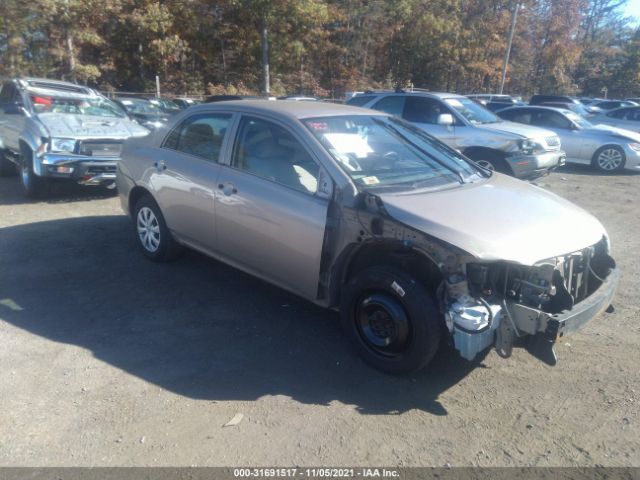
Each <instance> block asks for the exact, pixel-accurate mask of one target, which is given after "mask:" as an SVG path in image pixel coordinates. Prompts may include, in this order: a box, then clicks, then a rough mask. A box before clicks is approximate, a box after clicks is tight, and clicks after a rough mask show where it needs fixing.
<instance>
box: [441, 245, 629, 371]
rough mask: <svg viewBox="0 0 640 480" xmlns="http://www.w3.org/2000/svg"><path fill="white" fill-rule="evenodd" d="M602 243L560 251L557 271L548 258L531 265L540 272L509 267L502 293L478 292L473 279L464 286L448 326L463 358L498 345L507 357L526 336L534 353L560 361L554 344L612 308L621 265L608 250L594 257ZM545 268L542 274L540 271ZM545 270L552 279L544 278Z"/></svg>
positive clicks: (451, 309)
mask: <svg viewBox="0 0 640 480" xmlns="http://www.w3.org/2000/svg"><path fill="white" fill-rule="evenodd" d="M597 248H598V245H596V246H594V247H590V248H588V249H584V250H583V251H581V252H574V253H573V254H570V255H566V256H563V257H558V261H559V263H558V264H557V265H556V268H553V273H551V271H552V270H551V269H552V267H550V264H549V263H547V264H545V265H543V266H542V267H532V268H530V269H529V270H530V271H531V272H535V273H532V277H527V276H526V275H524V276H523V275H522V272H523V271H527V269H526V268H525V269H524V270H523V269H522V268H521V269H520V270H519V271H517V270H516V272H515V273H512V274H510V273H509V268H505V269H504V270H503V273H504V277H502V278H504V280H505V286H504V292H505V293H504V294H502V295H495V294H493V295H491V296H490V297H486V298H483V296H482V295H479V294H477V293H478V287H477V286H476V287H475V288H474V287H473V281H472V280H469V286H470V287H471V288H469V289H466V288H465V286H463V287H462V289H463V290H462V291H463V294H462V295H460V296H458V297H457V298H456V301H455V302H453V303H451V304H450V306H449V308H448V310H447V312H446V320H447V327H448V328H449V331H450V332H451V335H452V339H453V344H454V347H455V348H456V350H458V352H459V353H460V355H461V356H462V357H463V358H465V359H467V360H473V359H474V358H475V357H476V356H477V355H478V354H479V353H480V352H481V351H483V350H486V349H487V348H489V347H490V346H492V345H495V347H496V351H497V352H498V354H499V355H500V356H501V357H504V358H506V357H509V356H511V352H512V349H513V346H514V344H515V343H516V342H517V341H519V340H520V339H524V338H527V342H528V343H527V345H528V349H529V351H530V352H531V353H532V354H534V355H535V356H536V357H538V358H540V359H541V360H543V361H545V362H546V363H548V364H550V365H555V363H556V357H555V352H554V351H553V344H554V343H555V342H558V341H560V340H561V339H563V338H565V337H566V336H567V335H569V334H571V333H572V332H575V331H577V330H579V329H580V328H582V327H583V326H584V325H585V324H586V323H587V322H589V321H590V320H591V319H593V318H595V317H597V316H598V315H600V314H601V313H602V312H603V311H605V310H607V308H608V307H609V306H610V305H611V302H612V299H613V296H614V294H615V291H616V288H617V285H618V281H619V278H620V271H619V269H618V267H616V265H615V262H614V261H613V259H611V257H610V256H609V255H608V254H606V253H604V252H603V251H601V252H600V253H598V254H597V255H598V258H597V260H598V261H597V262H595V260H594V259H596V256H594V253H593V252H594V250H596V249H597ZM591 262H594V263H597V270H598V273H596V272H595V271H594V268H592V267H591ZM562 266H564V267H565V270H562ZM476 267H477V265H476ZM605 268H606V272H605V271H604V269H605ZM482 269H485V271H488V270H489V267H482V268H481V269H477V268H476V271H482ZM540 272H542V273H543V275H542V276H539V273H540ZM544 272H546V274H545V273H544ZM510 275H511V276H510ZM545 275H547V276H548V278H549V279H550V280H551V281H549V282H547V281H545V280H544V278H543V277H544V276H545ZM567 279H568V280H567ZM484 282H485V279H483V280H482V281H481V283H480V284H479V285H480V286H481V287H482V289H483V290H484V291H485V292H490V289H487V288H486V285H485V283H484ZM461 285H462V282H459V283H458V284H457V285H452V284H449V285H448V286H447V288H448V290H449V291H450V292H451V291H454V292H455V291H456V289H457V291H458V292H459V291H460V288H461ZM507 285H508V286H507ZM589 285H591V287H589ZM518 289H519V291H518ZM532 292H535V296H534V294H532ZM494 293H495V292H494ZM532 298H535V299H537V300H532ZM536 302H542V304H541V305H538V306H537V307H535V306H533V305H532V304H533V303H536ZM526 303H529V304H528V305H527V304H526ZM529 347H531V348H529Z"/></svg>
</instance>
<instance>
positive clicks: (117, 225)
mask: <svg viewBox="0 0 640 480" xmlns="http://www.w3.org/2000/svg"><path fill="white" fill-rule="evenodd" d="M536 183H537V184H539V185H541V186H543V187H544V188H549V189H550V190H551V191H554V192H556V193H558V194H560V195H562V196H564V197H567V198H568V199H570V200H572V201H574V202H575V203H577V204H579V205H581V206H582V207H584V208H586V209H587V210H589V211H591V212H592V213H594V214H595V215H596V216H597V217H598V218H599V219H600V220H601V221H602V222H603V223H604V225H605V227H606V228H607V229H608V231H609V233H610V235H611V238H612V243H613V253H614V257H615V258H616V259H617V261H618V263H619V264H620V266H621V269H622V280H621V284H620V288H619V291H618V295H617V299H616V301H615V304H614V305H615V306H616V311H615V313H612V314H605V315H604V316H602V317H600V318H598V319H597V320H595V321H593V322H592V323H590V324H589V325H588V326H587V327H586V329H584V330H583V331H582V332H580V333H578V334H576V335H575V336H573V337H570V338H569V339H567V340H566V342H565V343H563V344H561V345H559V346H558V348H557V354H558V357H559V363H558V366H557V367H555V368H551V367H548V366H546V365H543V364H542V363H541V362H540V361H538V360H536V359H534V358H533V357H531V356H530V355H529V354H528V353H527V352H526V351H525V350H523V349H517V350H515V351H514V355H513V357H512V358H510V359H508V360H503V359H501V358H499V357H498V356H497V355H496V353H495V352H493V351H490V352H489V353H488V354H487V355H486V357H485V358H483V359H481V360H478V361H477V362H474V363H468V362H465V361H464V360H461V359H459V358H458V357H457V356H456V355H455V353H452V352H451V351H449V350H446V349H445V350H444V351H441V353H440V354H439V355H438V357H437V359H436V360H435V361H434V363H433V364H432V365H431V366H430V367H429V368H428V369H427V370H426V371H424V372H421V373H420V374H418V375H415V376H413V377H391V376H387V375H383V374H381V373H378V372H377V371H375V370H372V369H370V368H368V367H367V366H366V365H364V364H363V363H362V362H361V361H360V360H359V358H358V357H357V356H356V355H355V354H354V353H353V352H352V350H351V349H350V348H349V346H348V344H347V342H346V340H345V339H343V337H342V335H341V333H340V330H339V325H338V322H337V315H336V314H335V313H333V312H328V311H325V310H322V309H320V308H317V307H315V306H313V305H311V304H309V303H307V302H305V301H303V300H300V299H298V298H296V297H293V296H292V295H290V294H288V293H286V292H284V291H281V290H279V289H277V288H275V287H272V286H270V285H268V284H265V283H263V282H261V281H259V280H256V279H254V278H252V277H250V276H248V275H245V274H243V273H240V272H238V271H236V270H234V269H232V268H230V267H227V266H225V265H223V264H220V263H218V262H216V261H213V260H210V259H207V258H206V257H203V256H201V255H199V254H196V253H187V254H186V255H184V256H183V257H182V258H181V259H180V260H178V261H176V262H174V263H172V264H167V265H156V264H153V263H151V262H149V261H147V260H145V259H144V258H143V257H142V255H141V254H140V253H139V252H138V251H137V250H136V245H135V243H134V239H133V237H132V233H131V228H130V225H129V220H128V219H127V218H126V217H125V216H124V215H123V214H122V212H121V210H120V206H119V201H118V199H117V197H116V196H115V194H113V193H106V192H105V191H102V190H101V191H96V190H88V189H80V188H76V187H71V186H69V187H67V186H60V188H58V189H57V190H56V191H55V192H54V195H53V197H52V198H50V199H49V200H47V201H42V202H30V201H26V200H25V199H24V198H23V197H22V195H21V193H20V190H19V187H18V180H17V178H8V179H7V178H3V179H0V344H1V345H2V347H1V348H0V366H1V368H0V432H1V435H0V465H3V466H45V465H55V466H74V465H78V466H102V465H104V466H114V465H126V466H129V465H167V466H169V465H171V466H185V465H199V466H200V465H282V466H284V465H334V466H335V465H341V466H342V465H344V466H367V465H372V464H373V465H389V466H418V465H434V466H443V465H447V464H451V465H454V466H455V465H483V466H489V465H491V466H503V465H518V466H520V465H537V466H565V465H580V466H583V465H585V466H586V465H605V466H640V415H639V411H640V368H639V366H638V365H639V364H640V353H639V352H640V350H639V348H638V345H640V260H639V253H640V207H639V206H640V175H633V174H623V175H616V176H598V175H594V174H592V172H591V171H590V170H588V169H575V168H574V169H567V170H565V171H561V172H557V173H554V174H552V175H551V176H549V177H546V178H543V179H541V180H538V181H537V182H536ZM490 233H491V232H487V234H490ZM553 234H554V233H553V232H540V235H553ZM236 414H242V415H243V418H242V420H241V421H240V423H239V424H237V425H236V426H229V427H224V426H223V425H224V424H225V423H227V422H228V421H229V420H231V419H232V418H233V417H234V416H235V415H236Z"/></svg>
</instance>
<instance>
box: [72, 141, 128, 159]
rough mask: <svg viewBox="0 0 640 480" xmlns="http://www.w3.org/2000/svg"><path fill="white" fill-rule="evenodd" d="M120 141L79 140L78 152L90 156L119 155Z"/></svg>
mask: <svg viewBox="0 0 640 480" xmlns="http://www.w3.org/2000/svg"><path fill="white" fill-rule="evenodd" d="M121 152H122V143H117V142H81V143H80V148H79V151H78V153H79V154H80V155H87V156H90V157H119V156H120V153H121Z"/></svg>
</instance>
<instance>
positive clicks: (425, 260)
mask: <svg viewBox="0 0 640 480" xmlns="http://www.w3.org/2000/svg"><path fill="white" fill-rule="evenodd" d="M373 265H380V266H389V267H396V268H398V269H400V270H402V271H405V272H407V273H409V274H410V275H412V276H413V277H414V278H416V279H417V280H418V281H420V282H421V283H422V284H423V285H425V287H426V288H427V289H428V290H429V291H430V292H434V293H435V291H436V289H437V288H438V285H440V283H441V281H442V272H441V270H440V268H439V266H438V265H437V264H436V263H435V262H434V261H433V260H432V259H430V258H429V257H428V256H427V255H425V254H424V253H422V252H421V251H419V250H417V249H416V248H413V247H411V246H407V245H405V244H404V243H402V242H398V241H382V242H380V241H376V242H371V243H368V244H358V245H354V246H352V248H350V249H346V250H345V251H344V252H343V253H342V255H341V256H340V258H339V259H338V260H337V261H336V263H335V267H334V269H333V273H332V275H331V287H330V305H331V306H332V307H335V306H337V305H339V304H340V295H341V292H342V288H343V287H344V285H345V284H346V283H347V282H348V281H349V279H351V278H352V277H353V276H354V275H355V274H356V273H358V272H359V271H361V270H363V269H365V268H367V267H370V266H373Z"/></svg>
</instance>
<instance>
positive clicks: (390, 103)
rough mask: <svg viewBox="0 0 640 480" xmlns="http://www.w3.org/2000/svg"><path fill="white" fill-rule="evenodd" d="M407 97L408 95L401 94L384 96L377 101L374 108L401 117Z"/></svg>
mask: <svg viewBox="0 0 640 480" xmlns="http://www.w3.org/2000/svg"><path fill="white" fill-rule="evenodd" d="M405 99H406V97H403V96H400V95H393V96H388V97H384V98H383V99H382V100H380V101H378V102H376V103H375V104H374V105H373V107H372V108H374V109H375V110H379V111H381V112H385V113H388V114H390V115H395V116H396V117H400V116H402V110H403V109H404V102H405Z"/></svg>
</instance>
